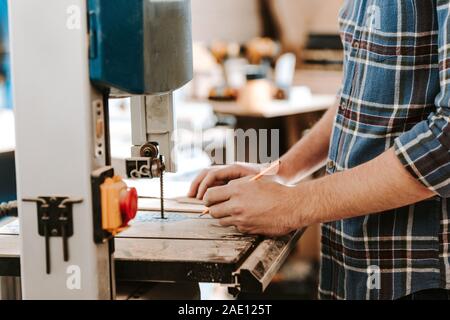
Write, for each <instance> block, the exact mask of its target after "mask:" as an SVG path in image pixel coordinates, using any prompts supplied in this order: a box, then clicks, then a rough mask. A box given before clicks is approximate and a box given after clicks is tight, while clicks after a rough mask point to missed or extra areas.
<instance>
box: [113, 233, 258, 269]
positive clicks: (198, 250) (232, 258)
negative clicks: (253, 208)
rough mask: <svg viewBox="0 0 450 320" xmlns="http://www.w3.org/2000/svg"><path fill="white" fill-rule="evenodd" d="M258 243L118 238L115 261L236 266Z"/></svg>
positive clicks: (245, 241)
mask: <svg viewBox="0 0 450 320" xmlns="http://www.w3.org/2000/svg"><path fill="white" fill-rule="evenodd" d="M255 241H256V240H250V241H249V240H234V241H223V240H178V239H141V238H136V239H127V238H116V241H115V243H116V245H115V246H116V251H115V254H114V258H115V259H116V260H124V261H146V262H156V261H166V262H181V263H183V262H199V263H218V264H236V263H238V262H240V261H241V260H242V258H243V257H244V256H246V254H247V252H248V250H249V249H251V248H252V247H253V245H254V243H255Z"/></svg>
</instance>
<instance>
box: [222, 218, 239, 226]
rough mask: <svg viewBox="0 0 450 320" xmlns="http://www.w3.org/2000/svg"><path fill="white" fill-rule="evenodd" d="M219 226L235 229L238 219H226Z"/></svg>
mask: <svg viewBox="0 0 450 320" xmlns="http://www.w3.org/2000/svg"><path fill="white" fill-rule="evenodd" d="M219 224H220V225H221V226H222V227H234V226H236V219H235V218H234V217H225V218H222V219H220V220H219Z"/></svg>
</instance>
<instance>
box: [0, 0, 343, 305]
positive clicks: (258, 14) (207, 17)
mask: <svg viewBox="0 0 450 320" xmlns="http://www.w3.org/2000/svg"><path fill="white" fill-rule="evenodd" d="M5 2H6V0H0V15H1V16H0V32H2V33H5V34H6V33H7V20H6V5H5ZM342 2H343V0H245V1H242V0H226V1H222V0H192V15H193V35H194V42H195V43H194V69H195V70H194V72H195V76H194V80H193V81H192V82H191V83H189V84H188V85H187V86H186V87H184V88H183V89H181V90H179V91H178V92H177V93H176V100H175V103H176V114H177V124H178V130H179V132H181V133H182V134H180V135H179V136H178V137H177V139H179V141H178V152H179V156H178V163H179V171H180V174H188V173H192V172H196V171H198V170H199V169H201V168H204V167H207V166H208V165H210V164H214V163H216V164H220V162H221V161H218V157H217V150H219V149H220V150H222V151H223V153H222V154H223V157H222V159H223V161H222V162H223V163H231V162H233V161H245V160H249V159H248V157H247V156H246V155H245V154H244V155H243V157H244V158H243V157H242V155H239V154H236V152H235V146H233V145H232V144H231V145H230V144H229V143H227V141H228V140H227V139H228V138H229V137H228V135H229V134H230V129H233V130H235V129H244V130H248V129H256V130H260V129H275V130H279V142H280V144H279V148H280V150H279V152H280V154H282V153H284V152H285V151H286V150H287V149H288V148H289V147H290V146H292V145H293V144H294V143H295V142H296V141H297V140H298V139H300V138H301V137H302V135H304V134H305V133H306V132H307V131H308V129H310V128H311V126H313V125H314V123H315V122H316V121H317V120H318V119H319V118H320V117H321V115H322V114H323V113H324V111H325V110H326V109H327V108H329V107H331V106H332V104H333V102H334V100H335V97H336V93H337V92H338V90H339V86H340V81H341V69H342V59H343V54H342V50H341V42H340V37H339V34H338V22H337V16H338V11H339V8H340V6H341V5H342ZM7 60H8V48H7V47H0V177H1V180H2V183H1V184H0V202H3V201H9V200H13V199H14V197H15V178H14V160H13V154H14V153H13V151H14V116H13V113H14V108H13V102H12V101H11V98H10V77H9V70H8V64H7V63H6V62H7ZM110 117H111V142H112V155H113V158H114V161H115V166H116V168H117V169H118V170H119V171H120V169H121V168H122V165H121V163H122V161H123V159H125V158H126V157H129V155H130V144H131V143H130V141H131V127H130V124H131V121H130V111H129V100H128V99H123V100H113V101H111V110H110ZM199 134H201V139H200V138H199ZM258 138H259V139H262V137H258ZM199 141H201V143H198V142H199ZM269 144H270V142H269ZM192 146H194V147H192ZM259 160H261V159H259ZM320 174H321V172H318V173H317V174H316V175H317V176H318V175H320ZM312 178H313V177H312ZM319 246H320V243H319V229H318V227H317V226H316V227H311V228H309V230H308V231H307V234H306V235H305V236H304V237H303V238H302V240H301V241H300V242H299V245H298V250H296V251H295V253H294V254H293V255H292V256H291V257H290V259H289V260H288V262H287V263H286V265H285V266H284V267H283V268H282V270H281V272H280V273H279V274H278V275H277V276H276V278H275V281H274V282H273V283H272V285H271V286H270V288H269V289H268V290H267V292H266V293H265V297H266V298H277V299H289V298H293V299H313V298H315V297H316V288H317V285H316V283H317V281H318V279H317V277H318V267H319V265H318V261H319V252H320V249H319ZM209 290H210V291H209V293H208V296H206V298H211V299H214V298H223V296H221V295H222V294H225V293H224V292H226V290H225V291H224V290H220V289H217V288H216V287H214V286H211V287H210V289H209ZM203 292H208V291H207V290H206V291H205V290H204V291H203ZM204 298H205V297H204ZM248 298H252V297H248Z"/></svg>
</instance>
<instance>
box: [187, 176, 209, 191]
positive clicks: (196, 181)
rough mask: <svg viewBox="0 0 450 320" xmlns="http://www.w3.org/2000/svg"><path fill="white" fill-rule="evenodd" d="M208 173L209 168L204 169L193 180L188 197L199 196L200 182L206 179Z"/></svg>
mask: <svg viewBox="0 0 450 320" xmlns="http://www.w3.org/2000/svg"><path fill="white" fill-rule="evenodd" d="M207 174H208V170H203V171H202V172H201V173H200V174H199V175H198V176H197V177H196V178H195V179H194V181H193V182H192V184H191V187H190V188H189V192H188V197H190V198H195V197H196V196H197V192H198V187H199V186H200V183H201V182H202V181H203V179H205V177H206V175H207Z"/></svg>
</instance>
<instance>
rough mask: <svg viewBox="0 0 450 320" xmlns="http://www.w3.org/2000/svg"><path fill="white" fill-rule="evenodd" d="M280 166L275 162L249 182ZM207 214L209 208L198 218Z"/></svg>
mask: <svg viewBox="0 0 450 320" xmlns="http://www.w3.org/2000/svg"><path fill="white" fill-rule="evenodd" d="M280 164H281V161H276V162H274V163H272V164H271V165H270V166H269V167H267V168H266V169H264V170H263V171H261V172H260V173H258V174H257V175H256V176H254V177H253V178H251V179H250V181H257V180H259V179H261V178H262V177H264V176H265V175H267V174H268V173H269V172H270V171H272V170H274V169H275V168H277V167H279V166H280ZM208 213H209V208H206V209H205V210H204V211H203V213H202V214H201V215H200V217H203V216H205V215H207V214H208Z"/></svg>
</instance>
